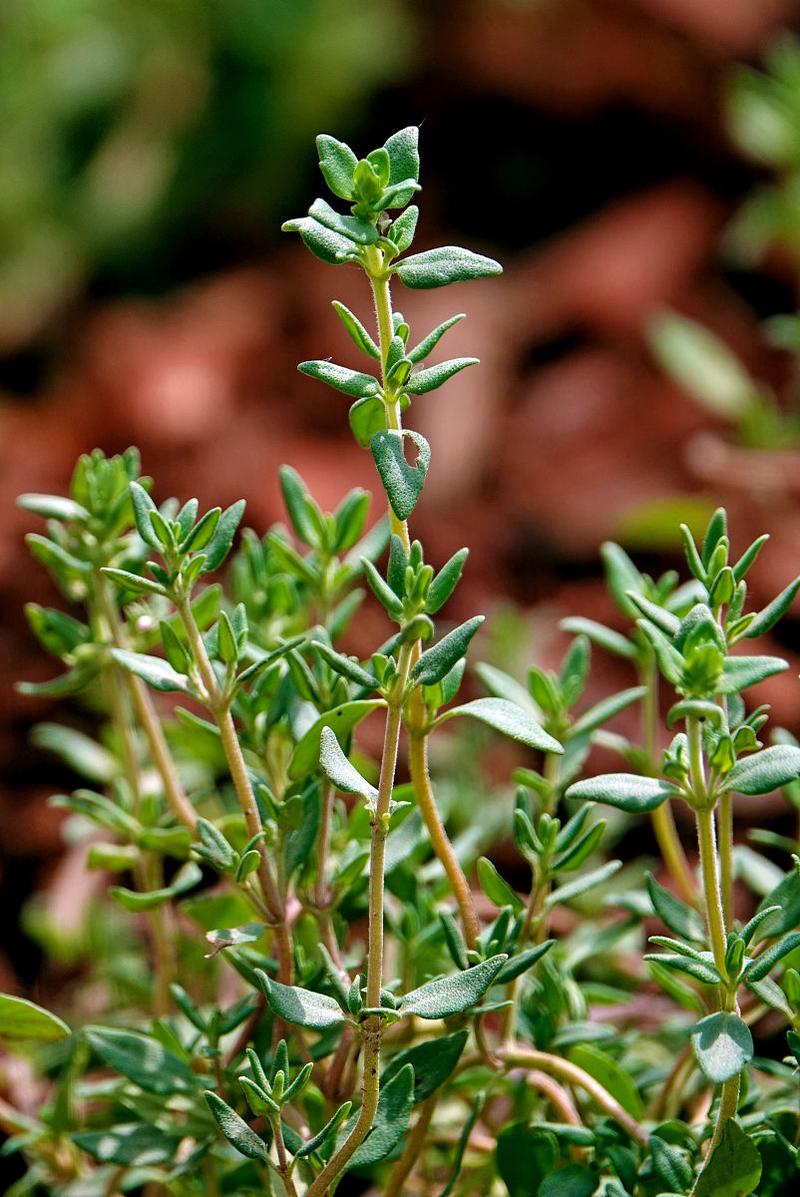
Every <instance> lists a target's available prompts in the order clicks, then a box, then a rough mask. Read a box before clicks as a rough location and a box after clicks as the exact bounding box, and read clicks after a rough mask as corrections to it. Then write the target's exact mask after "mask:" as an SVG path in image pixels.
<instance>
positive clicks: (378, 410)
mask: <svg viewBox="0 0 800 1197" xmlns="http://www.w3.org/2000/svg"><path fill="white" fill-rule="evenodd" d="M348 420H349V421H350V430H351V432H352V433H353V436H354V437H355V438H356V441H357V442H358V444H359V445H360V446H361V448H362V449H368V448H369V443H370V441H371V440H372V438H373V436H375V435H376V433H378V432H382V431H383V430H384V429H385V428H386V405H385V404H384V402H383V400H382V399H381V397H380V395H366V396H365V397H364V398H363V399H357V400H356V401H355V403H354V404H353V406H352V407H351V408H350V411H349V413H348Z"/></svg>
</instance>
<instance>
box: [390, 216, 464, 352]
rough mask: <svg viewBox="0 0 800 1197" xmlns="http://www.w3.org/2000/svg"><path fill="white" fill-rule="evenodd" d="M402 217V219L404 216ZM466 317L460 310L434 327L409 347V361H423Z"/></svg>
mask: <svg viewBox="0 0 800 1197" xmlns="http://www.w3.org/2000/svg"><path fill="white" fill-rule="evenodd" d="M409 211H410V209H409ZM400 219H401V220H402V216H401V217H400ZM464 319H466V314H465V313H464V312H459V313H458V315H457V316H451V317H450V319H449V320H445V321H443V322H442V323H441V324H439V325H437V326H436V328H434V329H433V331H432V332H429V333H428V335H427V337H424V338H423V339H422V340H421V341H420V343H419V344H418V345H415V346H414V348H413V349H409V351H408V359H409V361H412V362H414V364H415V365H416V363H417V362H421V361H423V360H424V359H425V358H426V357H427V356H428V354H429V353H431V352H432V351H433V350H434V349H435V348H436V346H437V345H438V344H439V342H440V341H441V339H442V337H443V336H444V334H445V333H446V332H449V330H450V329H451V328H453V327H454V325H456V324H458V323H459V322H460V321H461V320H464Z"/></svg>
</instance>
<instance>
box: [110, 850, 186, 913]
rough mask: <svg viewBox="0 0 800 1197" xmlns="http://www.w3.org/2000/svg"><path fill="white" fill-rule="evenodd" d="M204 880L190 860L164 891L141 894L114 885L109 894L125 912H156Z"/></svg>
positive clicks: (155, 890) (157, 890) (158, 890)
mask: <svg viewBox="0 0 800 1197" xmlns="http://www.w3.org/2000/svg"><path fill="white" fill-rule="evenodd" d="M202 880H203V870H202V869H201V868H200V866H199V865H197V864H195V863H194V861H193V860H190V861H187V863H186V864H185V865H183V866H182V868H181V869H179V871H178V872H177V873H176V874H175V879H174V881H173V882H172V884H171V885H167V886H164V887H163V888H162V889H154V890H150V891H149V892H147V893H140V892H138V891H137V890H133V889H124V888H123V887H122V886H119V885H112V887H111V888H110V889H109V891H108V892H109V895H110V896H111V897H112V898H113V899H114V901H115V902H116V903H117V904H118V905H119V906H121V907H122V908H123V910H130V911H132V912H134V913H138V912H139V911H142V910H155V909H157V907H159V906H165V905H166V903H167V902H169V901H170V900H171V899H172V898H177V897H178V895H179V894H185V893H186V892H187V890H190V889H193V888H194V887H195V885H197V884H198V882H200V881H202Z"/></svg>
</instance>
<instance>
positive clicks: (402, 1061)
mask: <svg viewBox="0 0 800 1197" xmlns="http://www.w3.org/2000/svg"><path fill="white" fill-rule="evenodd" d="M468 1038H469V1031H467V1030H463V1031H456V1033H455V1034H454V1035H444V1036H441V1037H440V1036H437V1037H436V1038H435V1039H428V1040H425V1041H424V1042H423V1043H418V1044H417V1045H416V1046H415V1047H409V1048H407V1049H406V1050H405V1051H403V1052H398V1054H397V1055H396V1056H393V1057H392V1059H391V1060H390V1061H389V1063H388V1064H387V1066H386V1068H385V1069H384V1072H383V1076H382V1077H381V1085H385V1084H388V1082H389V1081H390V1080H391V1079H392V1077H394V1076H396V1075H397V1073H398V1072H399V1071H400V1070H401V1068H405V1067H406V1065H407V1064H410V1065H411V1066H412V1067H413V1069H414V1105H418V1104H419V1103H420V1102H421V1101H426V1100H427V1099H428V1098H429V1097H430V1096H431V1095H432V1094H433V1093H435V1092H436V1090H437V1089H438V1088H439V1087H440V1086H441V1085H443V1084H444V1083H445V1081H446V1080H447V1079H448V1077H450V1076H452V1074H453V1072H454V1070H455V1067H456V1065H457V1064H458V1061H459V1060H460V1058H461V1053H462V1052H463V1050H464V1047H465V1045H466V1042H467V1039H468Z"/></svg>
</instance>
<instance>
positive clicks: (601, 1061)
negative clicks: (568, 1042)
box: [569, 1043, 644, 1118]
mask: <svg viewBox="0 0 800 1197" xmlns="http://www.w3.org/2000/svg"><path fill="white" fill-rule="evenodd" d="M569 1058H570V1060H571V1061H572V1063H573V1064H577V1066H578V1068H582V1069H583V1071H584V1072H588V1073H589V1076H593V1077H594V1079H595V1080H596V1081H599V1082H600V1084H601V1085H602V1086H603V1088H604V1089H607V1090H608V1092H609V1093H610V1094H611V1096H612V1097H615V1098H616V1100H617V1101H618V1102H619V1104H620V1105H621V1106H622V1108H623V1109H624V1110H627V1112H628V1113H629V1114H630V1115H631V1116H632V1117H633V1118H641V1117H642V1116H643V1114H644V1105H643V1103H642V1099H641V1097H640V1096H639V1092H638V1090H637V1088H636V1085H635V1084H634V1082H633V1079H632V1077H631V1075H630V1073H629V1072H628V1071H627V1069H625V1068H624V1067H623V1066H622V1064H619V1063H618V1062H617V1061H616V1060H615V1059H614V1058H613V1057H612V1056H609V1055H608V1053H607V1052H604V1051H601V1049H600V1048H599V1047H595V1045H594V1044H593V1043H576V1044H575V1046H574V1047H572V1048H570V1051H569Z"/></svg>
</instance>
